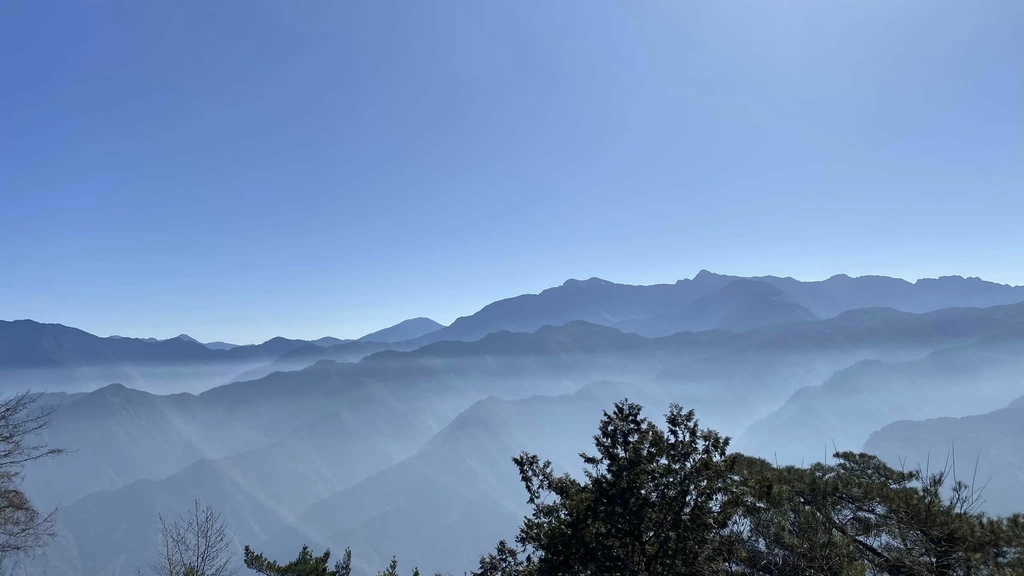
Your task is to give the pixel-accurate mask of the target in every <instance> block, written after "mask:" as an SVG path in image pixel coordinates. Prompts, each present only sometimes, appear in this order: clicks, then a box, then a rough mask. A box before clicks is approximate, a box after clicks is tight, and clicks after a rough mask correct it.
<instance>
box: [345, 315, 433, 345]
mask: <svg viewBox="0 0 1024 576" xmlns="http://www.w3.org/2000/svg"><path fill="white" fill-rule="evenodd" d="M441 328H444V325H443V324H441V323H439V322H434V321H433V320H431V319H430V318H423V317H420V318H410V319H409V320H403V321H402V322H399V323H398V324H395V325H394V326H389V327H387V328H384V329H382V330H378V331H376V332H371V333H369V334H367V335H366V336H363V337H362V338H360V339H359V340H360V341H361V342H401V341H403V340H413V339H415V338H419V337H421V336H424V335H426V334H429V333H431V332H434V331H436V330H440V329H441Z"/></svg>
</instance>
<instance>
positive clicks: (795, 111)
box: [0, 0, 1024, 342]
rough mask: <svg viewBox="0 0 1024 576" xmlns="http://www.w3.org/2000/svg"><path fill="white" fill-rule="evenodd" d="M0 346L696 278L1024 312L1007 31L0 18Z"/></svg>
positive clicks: (470, 307) (911, 1)
mask: <svg viewBox="0 0 1024 576" xmlns="http://www.w3.org/2000/svg"><path fill="white" fill-rule="evenodd" d="M0 111H2V112H0V318H4V319H13V318H25V317H29V318H34V319H38V320H42V321H50V322H61V323H65V324H70V325H74V326H78V327H81V328H83V329H86V330H89V331H92V332H95V333H97V334H101V335H108V334H113V333H120V334H125V335H132V336H157V337H168V336H172V335H174V334H177V333H178V332H182V331H186V332H189V333H190V334H192V335H194V336H196V337H198V338H201V339H206V340H212V339H226V340H232V341H241V342H249V341H260V340H263V339H265V338H268V337H270V336H273V335H284V336H291V337H315V336H321V335H325V334H331V335H335V336H339V337H345V336H356V335H359V334H361V333H364V332H367V331H369V330H372V329H375V328H379V327H381V326H384V325H387V324H390V323H392V322H396V321H398V320H401V319H403V318H408V317H412V316H419V315H427V316H431V317H433V318H435V319H437V320H439V321H441V322H446V323H447V322H450V321H451V320H452V319H454V318H455V317H457V316H459V315H463V314H468V313H471V312H473V311H475V310H477V309H478V308H479V307H481V306H482V305H484V304H486V303H488V302H490V301H492V300H495V299H498V298H501V297H505V296H510V295H515V294H519V293H523V292H535V291H538V290H540V289H543V288H545V287H547V286H551V285H555V284H560V283H561V282H562V281H564V280H565V279H566V278H569V277H579V278H586V277H590V276H600V277H603V278H607V279H610V280H615V281H620V282H628V283H651V282H665V281H674V280H675V279H677V278H681V277H689V276H692V275H693V274H694V273H696V272H697V271H698V270H699V269H701V268H708V269H711V270H714V271H719V272H727V273H736V274H766V273H774V274H779V275H792V276H795V277H797V278H802V279H819V278H824V277H828V276H830V275H832V274H835V273H838V272H845V273H849V274H851V275H858V274H867V273H881V274H891V275H898V276H903V277H907V278H912V279H913V278H918V277H925V276H935V275H941V274H962V275H977V276H982V277H985V278H989V279H993V280H998V281H1002V282H1007V283H1014V284H1024V2H1021V1H1020V0H1005V1H1000V0H985V1H982V2H965V1H955V2H953V1H942V0H916V1H915V0H907V1H891V0H879V1H873V2H863V1H838V2H820V1H817V0H813V1H811V0H808V1H806V2H799V1H770V0H763V1H757V2H704V1H702V2H683V1H680V0H672V1H668V2H615V3H613V2H605V1H596V0H581V1H579V2H569V1H559V2H541V1H532V0H531V1H527V2H505V1H501V2H491V1H476V0H467V1H464V2H448V1H443V0H431V1H429V2H407V1H401V2H380V1H373V2H370V1H358V2H357V1H333V2H318V1H311V0H304V1H302V2H255V1H251V0H244V1H241V0H239V1H235V2H208V1H206V0H202V1H198V0H196V1H178V0H175V1H166V2H135V1H129V0H124V1H121V2H110V3H103V2H88V3H86V2H71V1H64V0H61V1H53V2H48V1H43V0H22V1H18V0H12V1H7V2H3V3H0Z"/></svg>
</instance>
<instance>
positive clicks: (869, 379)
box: [735, 305, 1024, 463]
mask: <svg viewBox="0 0 1024 576" xmlns="http://www.w3.org/2000/svg"><path fill="white" fill-rule="evenodd" d="M914 318H916V319H917V320H918V321H917V322H916V324H917V325H918V326H920V327H929V328H930V331H931V335H932V336H933V337H934V336H936V335H940V334H945V335H946V337H947V339H948V340H947V341H948V342H950V344H952V343H954V342H956V341H957V340H961V342H960V343H959V344H955V345H947V346H944V347H941V348H939V349H937V350H935V351H933V352H931V353H929V354H928V355H927V356H925V357H923V358H920V359H916V360H909V361H902V362H884V361H881V360H879V359H870V360H863V361H860V362H857V363H856V364H853V365H852V366H850V367H848V368H845V369H843V370H839V371H837V372H835V373H834V374H833V375H832V376H831V377H829V378H828V379H827V380H826V381H825V382H824V383H823V384H820V385H817V386H809V387H804V388H801V389H799V390H797V391H796V392H795V393H793V394H792V396H791V397H790V398H789V399H788V400H787V401H786V402H785V403H784V404H783V405H782V406H781V407H780V408H779V409H777V410H776V411H774V412H773V413H771V414H770V415H768V416H766V417H765V418H764V419H762V420H761V421H759V422H757V423H755V424H753V425H752V426H751V427H750V429H749V430H747V432H746V433H744V434H743V435H742V436H741V437H740V438H739V439H738V440H737V442H736V443H735V447H736V448H737V449H738V450H740V451H744V452H748V453H751V454H755V455H758V456H763V457H767V458H771V459H773V460H775V459H777V460H779V461H780V462H782V463H799V462H800V461H802V460H803V461H806V460H808V459H814V460H817V459H821V458H826V457H828V455H830V454H831V453H832V452H833V451H834V449H836V448H838V449H840V450H859V449H860V447H861V446H862V445H863V443H864V441H865V440H867V438H868V435H869V434H870V433H871V432H872V431H874V430H877V429H879V428H881V427H883V426H885V425H886V424H889V423H890V422H893V421H896V420H902V419H921V418H932V417H937V416H964V415H969V414H975V413H978V412H984V411H988V410H993V409H995V408H998V407H999V406H1002V405H1004V404H1005V403H1006V402H1009V401H1010V400H1011V399H1013V398H1016V397H1017V396H1019V395H1021V393H1024V387H1022V384H1021V381H1020V378H1019V374H1020V372H1021V370H1022V369H1024V307H1022V306H1021V305H1014V306H1004V307H995V308H990V309H981V310H977V309H961V310H958V311H957V310H949V311H945V310H944V311H940V312H934V313H930V314H925V315H920V316H915V317H914ZM986 318H987V322H988V323H987V324H986V323H985V321H983V319H986ZM905 325H906V324H905ZM893 329H894V330H898V328H897V327H896V325H894V327H893ZM969 334H973V336H969Z"/></svg>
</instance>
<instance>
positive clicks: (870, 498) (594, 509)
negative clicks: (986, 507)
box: [475, 401, 1024, 576]
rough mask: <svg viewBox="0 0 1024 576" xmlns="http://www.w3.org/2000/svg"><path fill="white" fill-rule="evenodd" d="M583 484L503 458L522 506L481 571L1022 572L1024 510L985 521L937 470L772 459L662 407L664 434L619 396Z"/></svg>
mask: <svg viewBox="0 0 1024 576" xmlns="http://www.w3.org/2000/svg"><path fill="white" fill-rule="evenodd" d="M594 441H595V446H596V448H597V454H596V455H594V456H590V455H586V454H583V455H581V456H582V457H583V461H584V463H585V464H586V465H587V470H586V474H585V477H584V479H583V481H578V480H576V479H574V478H572V477H570V476H568V475H561V476H559V475H556V474H555V473H554V472H553V470H552V467H551V463H550V462H547V461H544V462H542V461H541V460H540V459H539V458H538V457H537V456H535V455H531V454H525V453H524V454H521V455H520V456H518V457H517V458H514V459H513V460H514V462H515V464H516V466H517V467H518V468H519V472H520V476H521V478H522V481H523V484H524V486H525V488H526V493H527V498H528V502H529V504H530V505H531V506H532V508H533V511H532V513H531V515H530V516H528V517H527V518H525V519H524V521H523V524H522V526H521V528H520V530H519V534H518V536H517V537H516V546H511V545H509V544H508V543H507V542H504V541H502V542H499V543H498V546H497V548H496V550H495V551H494V552H493V553H491V554H489V555H487V556H485V557H483V558H481V559H480V564H479V568H478V570H477V572H475V574H477V575H479V576H534V575H538V576H547V575H558V576H563V575H565V576H577V575H578V576H591V575H599V574H600V575H609V576H615V575H622V576H625V575H631V576H632V575H635V576H655V575H658V576H661V575H680V576H684V575H685V576H705V575H708V576H710V575H716V576H720V575H741V574H742V575H750V576H754V575H757V576H804V575H829V576H866V575H881V574H887V575H890V576H931V575H934V576H939V575H943V576H959V575H962V576H968V575H970V576H982V575H993V576H994V575H1004V574H1005V575H1009V574H1021V573H1024V571H1022V568H1024V519H1022V518H1021V516H1014V517H1010V518H998V519H993V518H988V517H986V516H985V515H983V514H980V513H978V512H977V511H976V510H975V508H976V506H977V503H978V494H976V493H975V492H974V491H973V490H972V489H971V488H970V487H969V486H967V485H965V484H963V483H960V482H956V481H954V482H952V484H950V482H949V481H948V480H949V478H950V476H951V474H950V472H951V470H943V471H941V472H939V473H937V474H928V473H926V472H923V471H914V472H907V471H900V470H895V469H893V468H891V467H889V466H887V465H886V464H885V463H884V462H882V461H881V460H879V459H878V458H876V457H874V456H870V455H867V454H856V453H852V452H844V453H839V454H836V455H835V458H836V460H835V461H834V462H833V463H831V464H814V465H812V466H810V467H808V468H797V467H781V468H779V467H775V466H772V465H771V464H769V463H768V462H765V461H764V460H760V459H756V458H750V457H747V456H743V455H739V454H733V455H728V456H727V455H726V449H727V447H728V439H726V438H723V437H721V436H720V435H719V434H718V433H716V432H714V431H711V430H703V429H701V428H700V427H699V426H698V422H697V420H696V418H695V417H694V414H693V412H692V411H688V412H684V411H683V410H682V409H681V408H679V407H678V406H672V408H671V409H670V411H669V413H668V415H667V416H666V429H665V430H662V429H660V428H659V427H657V426H656V425H654V424H653V423H652V422H650V421H649V420H647V419H646V418H644V417H642V415H641V407H640V406H638V405H636V404H632V403H629V402H628V401H622V402H619V403H617V404H616V405H615V408H614V410H613V411H612V412H611V413H605V415H604V418H603V419H602V421H601V425H600V428H599V431H598V434H597V435H596V436H595V437H594Z"/></svg>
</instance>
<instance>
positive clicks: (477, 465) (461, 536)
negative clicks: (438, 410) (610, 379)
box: [257, 383, 634, 574]
mask: <svg viewBox="0 0 1024 576" xmlns="http://www.w3.org/2000/svg"><path fill="white" fill-rule="evenodd" d="M633 392H634V390H633V389H632V388H631V387H629V386H628V385H620V384H615V383H595V384H592V385H588V386H585V387H584V388H582V389H581V390H580V391H578V392H576V393H574V394H570V395H562V396H533V397H530V398H526V399H520V400H513V401H508V400H501V399H498V398H494V397H491V398H487V399H483V400H480V401H478V402H476V403H475V404H473V405H472V406H470V407H469V408H468V409H466V410H465V411H464V412H463V413H461V414H459V416H458V417H456V418H455V419H454V420H453V421H452V422H451V423H450V424H448V426H446V427H445V428H444V429H443V430H441V431H440V432H438V433H437V434H436V435H435V436H434V437H433V438H431V439H430V440H429V441H428V442H427V443H426V444H425V445H424V446H423V448H422V449H420V450H419V452H418V453H417V454H416V455H415V456H412V457H411V458H409V459H407V460H404V461H402V462H400V463H397V464H395V465H393V466H391V467H389V468H387V469H385V470H382V471H380V472H378V473H376V474H374V475H372V476H370V477H368V478H366V479H365V480H363V481H361V482H359V483H357V484H355V485H354V486H352V487H350V488H347V489H344V490H341V491H339V492H338V493H336V494H334V495H332V496H330V497H328V498H326V499H324V500H322V501H319V502H316V503H314V504H313V505H311V506H310V507H309V508H308V509H306V511H305V512H303V513H301V514H299V515H298V517H297V518H295V519H294V520H293V521H292V522H291V523H290V525H289V526H288V527H286V528H284V529H283V530H280V531H278V532H276V533H271V534H270V535H268V537H267V538H266V539H265V541H264V542H262V543H260V544H259V546H257V548H258V549H260V550H265V551H268V553H270V554H273V555H276V556H278V557H281V558H287V557H289V556H290V555H293V554H294V551H295V550H297V549H298V548H299V547H300V546H301V545H302V544H303V543H309V544H313V545H314V548H315V549H322V548H325V547H330V548H331V549H332V550H337V549H339V548H342V547H346V546H350V547H351V548H352V552H353V559H354V563H355V566H354V568H355V572H357V573H360V574H373V573H374V572H375V568H376V567H378V566H380V565H382V564H381V563H382V562H383V563H384V564H386V563H387V561H388V560H389V559H390V558H391V557H392V556H397V557H398V558H399V559H401V561H402V562H403V563H406V564H407V565H409V566H430V569H431V571H434V570H438V571H441V572H443V573H451V574H461V573H463V572H464V571H465V570H468V569H471V568H475V567H476V563H477V561H478V559H479V556H480V554H482V553H486V552H487V551H489V550H491V549H493V547H494V545H495V544H496V543H497V542H498V540H500V539H503V538H504V539H508V540H511V539H512V537H514V536H515V531H516V528H517V526H518V524H519V522H520V520H521V519H522V517H523V516H524V515H525V514H526V512H527V506H526V496H527V495H526V492H525V490H524V489H523V486H522V483H521V482H520V480H519V473H518V471H517V470H516V468H515V466H514V465H513V463H512V460H511V458H512V456H515V455H518V454H519V453H520V452H522V451H524V450H525V451H530V452H533V453H537V454H539V455H541V456H542V457H543V458H547V459H551V460H552V461H553V462H554V464H555V465H556V467H557V468H558V469H560V470H572V471H574V472H579V470H581V469H582V463H581V461H580V459H579V456H578V453H579V452H580V451H581V450H586V449H588V448H591V447H592V441H591V435H592V434H593V431H594V429H596V427H597V424H598V422H599V421H600V418H601V415H602V411H603V410H605V409H607V408H609V406H611V404H612V403H613V402H614V401H615V400H616V399H620V398H621V395H622V394H630V395H631V396H632V395H633ZM554 439H557V440H554Z"/></svg>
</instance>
